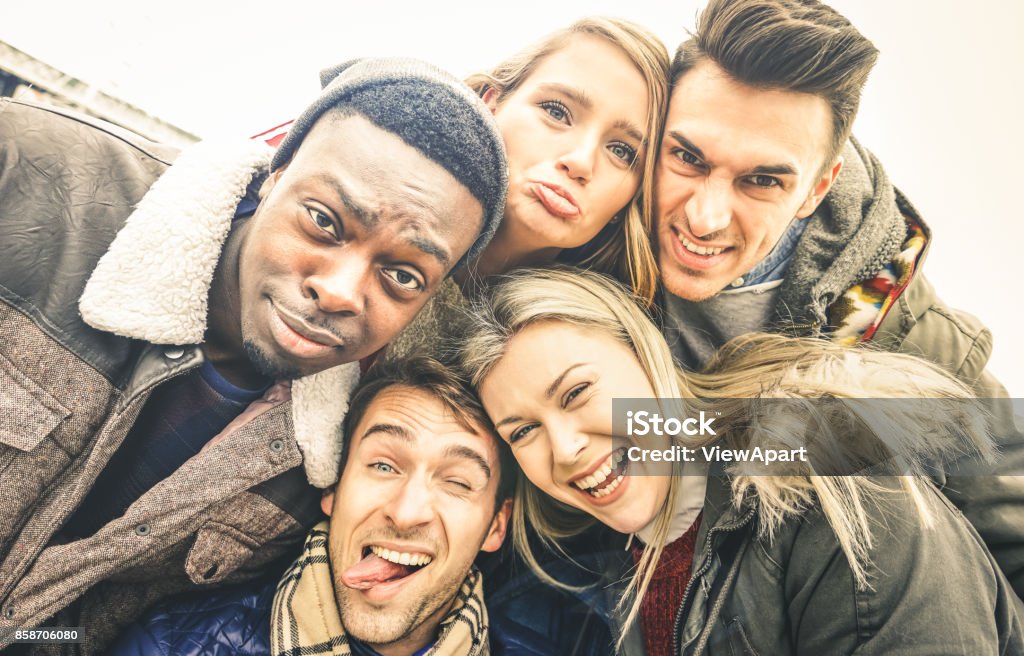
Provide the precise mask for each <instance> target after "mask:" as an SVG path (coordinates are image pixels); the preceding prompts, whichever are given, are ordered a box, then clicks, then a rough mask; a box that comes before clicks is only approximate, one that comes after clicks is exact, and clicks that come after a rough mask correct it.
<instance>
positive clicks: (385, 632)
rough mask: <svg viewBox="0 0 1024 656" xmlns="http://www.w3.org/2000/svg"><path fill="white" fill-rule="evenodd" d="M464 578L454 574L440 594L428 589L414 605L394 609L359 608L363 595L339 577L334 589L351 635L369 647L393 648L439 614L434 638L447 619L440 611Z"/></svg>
mask: <svg viewBox="0 0 1024 656" xmlns="http://www.w3.org/2000/svg"><path fill="white" fill-rule="evenodd" d="M465 578H466V575H462V576H460V577H458V579H457V580H456V577H455V575H453V576H450V577H448V578H447V579H446V580H444V581H442V582H440V583H439V584H438V585H437V586H436V587H435V589H434V590H436V592H437V593H434V591H432V590H426V591H424V592H423V593H422V594H421V595H420V597H419V598H418V599H416V600H415V601H414V602H413V603H411V604H407V605H405V606H404V607H403V608H396V609H394V610H388V609H386V608H381V609H375V608H369V609H368V608H366V607H365V605H364V604H359V605H357V604H356V603H355V602H354V596H355V595H358V594H360V593H359V592H358V591H356V590H352V589H350V588H348V587H347V586H346V585H345V584H344V583H342V582H341V581H340V580H338V579H337V578H336V579H335V581H334V588H335V591H336V592H335V597H336V598H337V600H338V611H339V613H340V615H341V624H342V626H344V627H345V632H346V633H347V634H348V635H350V636H352V637H353V638H355V639H356V640H359V641H360V642H363V643H366V644H368V645H391V644H394V643H396V642H399V641H401V640H404V639H406V638H408V637H409V636H410V635H411V634H412V633H413V632H415V631H416V630H417V629H419V628H420V627H421V626H423V624H424V622H426V621H427V620H428V619H431V618H432V616H434V615H435V614H436V615H438V617H434V618H433V620H434V622H435V626H434V630H432V631H431V635H434V634H435V633H436V628H437V625H439V624H440V622H441V619H443V617H444V615H443V614H441V613H438V611H440V610H442V609H450V608H451V605H452V603H453V602H454V600H455V596H456V595H457V594H458V591H459V589H460V588H461V587H462V582H463V581H464V580H465ZM431 602H434V603H431Z"/></svg>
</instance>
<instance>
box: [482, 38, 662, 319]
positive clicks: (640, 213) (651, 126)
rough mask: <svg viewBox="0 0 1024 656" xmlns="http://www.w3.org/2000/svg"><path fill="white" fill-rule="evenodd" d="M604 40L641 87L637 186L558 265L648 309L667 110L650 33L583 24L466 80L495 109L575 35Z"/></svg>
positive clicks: (658, 54) (656, 45) (658, 48)
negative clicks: (582, 271) (601, 281)
mask: <svg viewBox="0 0 1024 656" xmlns="http://www.w3.org/2000/svg"><path fill="white" fill-rule="evenodd" d="M581 34H584V35H591V36H596V37H600V38H602V39H605V40H606V41H608V42H609V43H611V44H612V45H614V46H616V47H617V48H618V49H619V50H621V51H622V52H623V53H624V54H625V55H626V56H627V57H628V58H629V59H630V61H632V62H633V65H634V66H636V69H637V70H638V71H639V72H640V74H641V75H642V76H643V78H644V84H645V85H646V87H647V105H648V110H647V118H646V122H645V125H644V126H643V127H644V143H643V157H642V161H641V162H640V163H639V164H640V175H641V178H640V180H641V182H640V186H639V188H638V189H637V192H636V193H635V194H634V195H633V198H632V200H631V201H630V202H629V204H628V205H627V206H626V207H625V208H623V209H622V211H620V212H619V213H618V214H617V215H616V216H615V218H613V219H612V221H611V222H610V223H609V224H608V225H607V226H605V228H604V229H603V230H601V232H600V233H598V235H597V236H596V237H594V239H592V240H591V241H590V242H589V243H587V244H584V245H583V246H580V247H579V248H574V249H569V250H567V251H564V252H563V253H562V254H561V255H560V256H559V260H560V261H562V262H565V263H567V264H574V265H577V266H581V267H586V268H588V269H593V270H595V271H599V272H601V273H607V274H609V275H612V276H614V277H615V278H617V279H618V280H621V281H622V282H623V283H625V284H627V285H628V286H629V287H630V288H631V289H632V290H633V293H634V294H636V295H637V296H639V297H640V298H642V299H644V300H645V301H646V302H647V303H648V304H650V303H651V302H652V300H653V299H654V292H655V289H656V287H657V283H658V268H657V261H656V259H655V256H654V252H653V251H652V250H651V244H650V235H651V234H652V231H653V225H654V221H653V209H652V207H651V203H652V199H653V197H654V167H655V164H656V163H657V158H658V145H659V143H660V141H661V132H662V129H663V128H664V125H665V113H666V111H667V109H668V68H669V58H668V51H667V50H666V49H665V46H664V44H662V43H661V41H660V40H659V39H658V37H656V36H655V35H654V34H653V33H652V32H650V31H649V30H647V29H646V28H644V27H641V26H639V25H636V24H635V23H631V22H629V21H625V20H621V19H617V18H584V19H582V20H580V21H577V22H576V23H573V24H572V25H570V26H569V27H568V28H566V29H564V30H560V31H558V32H555V33H553V34H551V35H549V36H548V37H546V38H545V39H543V40H542V41H540V42H539V43H536V44H534V45H533V46H531V47H529V48H527V49H526V50H524V51H522V52H520V53H518V54H517V55H515V56H513V57H511V58H509V59H507V60H505V61H503V62H502V63H500V64H498V65H497V66H496V67H495V68H494V70H492V71H491V72H490V73H478V74H476V75H472V76H470V77H469V78H468V79H467V80H466V84H468V85H469V86H470V87H471V88H472V89H473V90H474V91H476V92H477V93H478V94H480V95H481V96H483V95H484V93H486V92H487V91H488V90H489V89H493V90H495V91H497V93H498V97H497V101H498V103H500V102H501V99H502V97H503V96H505V95H507V94H510V93H513V92H514V91H515V90H516V89H517V88H519V86H520V85H522V84H523V82H524V81H525V80H526V79H527V78H528V77H530V75H531V74H532V73H533V72H534V71H535V70H536V69H537V67H538V66H539V65H540V63H541V62H542V61H543V60H544V59H545V58H546V57H548V56H550V55H552V54H554V53H555V52H557V51H558V50H560V49H561V48H563V47H565V46H566V44H567V43H568V42H569V41H570V40H571V39H572V37H574V36H577V35H581Z"/></svg>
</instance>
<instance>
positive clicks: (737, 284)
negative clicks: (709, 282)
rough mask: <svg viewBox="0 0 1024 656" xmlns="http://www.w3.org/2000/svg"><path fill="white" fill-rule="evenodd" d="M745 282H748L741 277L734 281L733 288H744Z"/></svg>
mask: <svg viewBox="0 0 1024 656" xmlns="http://www.w3.org/2000/svg"><path fill="white" fill-rule="evenodd" d="M744 282H746V281H745V280H743V276H740V277H739V278H737V279H736V280H733V281H732V286H733V287H742V286H743V283H744Z"/></svg>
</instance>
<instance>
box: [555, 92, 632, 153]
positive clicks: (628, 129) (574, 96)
mask: <svg viewBox="0 0 1024 656" xmlns="http://www.w3.org/2000/svg"><path fill="white" fill-rule="evenodd" d="M538 88H539V89H541V90H544V91H554V92H556V93H560V94H562V95H563V96H565V97H567V98H568V99H569V100H572V101H573V102H575V103H576V104H577V105H579V106H580V107H582V108H583V109H586V110H588V111H589V110H591V109H593V108H594V101H593V100H591V99H590V96H588V95H587V94H586V93H584V92H583V91H582V90H581V89H577V88H576V87H571V86H569V85H567V84H560V83H558V82H548V83H546V84H541V85H539V86H538ZM613 127H614V128H615V129H617V130H622V131H623V132H625V133H626V134H627V135H629V136H630V137H631V138H633V139H635V140H636V142H637V143H639V144H640V145H646V143H647V140H646V139H644V133H643V132H642V131H641V130H640V129H639V128H637V127H636V126H635V125H634V124H633V123H631V122H629V121H627V120H624V119H620V120H618V121H615V123H614V125H613Z"/></svg>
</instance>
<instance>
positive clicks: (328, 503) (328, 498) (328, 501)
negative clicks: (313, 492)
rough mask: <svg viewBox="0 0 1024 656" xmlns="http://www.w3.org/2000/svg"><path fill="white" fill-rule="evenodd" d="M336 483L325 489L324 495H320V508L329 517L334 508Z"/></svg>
mask: <svg viewBox="0 0 1024 656" xmlns="http://www.w3.org/2000/svg"><path fill="white" fill-rule="evenodd" d="M336 487H337V486H336V485H332V486H331V487H329V488H327V489H326V490H324V494H323V496H321V497H320V510H322V511H324V514H325V515H327V516H328V517H330V516H331V511H332V510H334V489H335V488H336Z"/></svg>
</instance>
